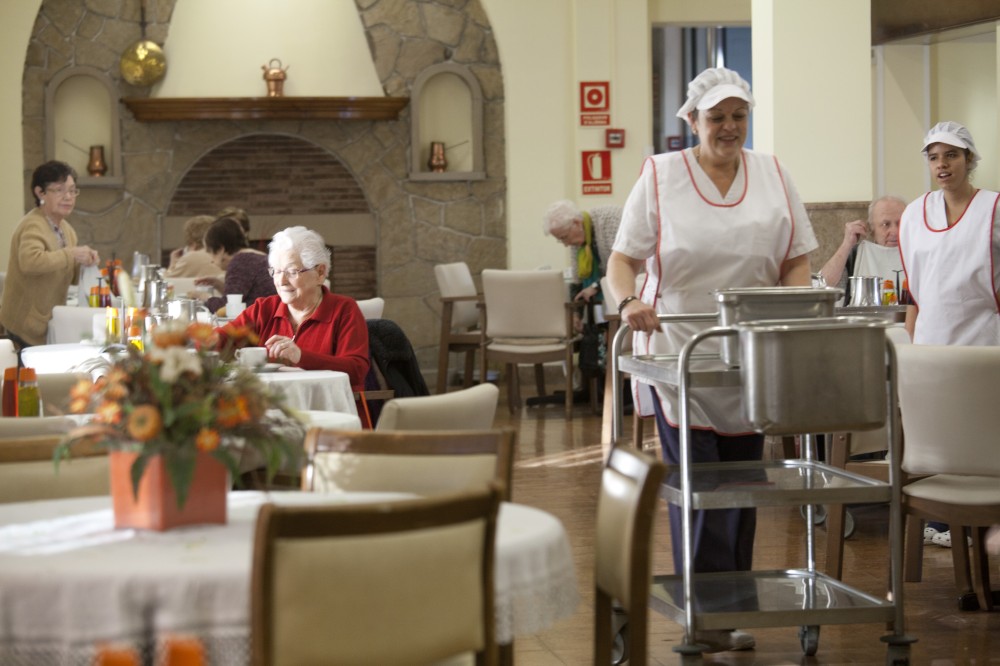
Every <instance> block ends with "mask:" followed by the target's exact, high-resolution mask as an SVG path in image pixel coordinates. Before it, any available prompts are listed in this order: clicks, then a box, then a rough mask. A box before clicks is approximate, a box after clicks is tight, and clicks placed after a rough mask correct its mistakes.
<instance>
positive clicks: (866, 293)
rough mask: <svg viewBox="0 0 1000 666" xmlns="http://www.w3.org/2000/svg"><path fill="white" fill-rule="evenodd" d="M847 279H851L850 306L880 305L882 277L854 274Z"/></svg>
mask: <svg viewBox="0 0 1000 666" xmlns="http://www.w3.org/2000/svg"><path fill="white" fill-rule="evenodd" d="M849 279H850V281H851V303H850V305H851V306H853V307H869V306H879V305H882V278H880V277H877V276H876V277H868V276H862V275H856V276H854V277H851V278H849Z"/></svg>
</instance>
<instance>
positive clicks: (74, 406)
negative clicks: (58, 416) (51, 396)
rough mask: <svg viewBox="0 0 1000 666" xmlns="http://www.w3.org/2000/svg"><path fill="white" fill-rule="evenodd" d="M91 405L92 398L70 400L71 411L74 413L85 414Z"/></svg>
mask: <svg viewBox="0 0 1000 666" xmlns="http://www.w3.org/2000/svg"><path fill="white" fill-rule="evenodd" d="M89 406H90V398H73V399H72V400H70V401H69V411H70V412H71V413H73V414H83V413H84V412H86V411H87V407H89Z"/></svg>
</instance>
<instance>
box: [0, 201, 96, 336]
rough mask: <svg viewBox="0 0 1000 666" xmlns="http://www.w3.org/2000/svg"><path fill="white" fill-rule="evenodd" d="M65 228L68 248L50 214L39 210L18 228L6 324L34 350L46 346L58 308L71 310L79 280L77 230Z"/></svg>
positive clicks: (2, 318)
mask: <svg viewBox="0 0 1000 666" xmlns="http://www.w3.org/2000/svg"><path fill="white" fill-rule="evenodd" d="M60 226H61V228H62V232H63V236H65V238H66V247H64V248H60V247H59V237H58V236H56V233H55V232H54V231H52V227H51V226H49V223H48V220H46V219H45V215H43V214H42V212H41V211H40V210H39V209H37V208H35V209H32V210H31V211H29V212H28V214H27V215H25V216H24V218H23V219H22V220H21V221H20V222H19V223H18V225H17V228H16V229H15V230H14V236H13V237H12V238H11V241H10V260H9V261H8V262H7V278H6V280H5V281H4V288H3V302H2V305H0V324H3V326H4V328H5V329H6V330H7V331H9V332H11V333H14V334H15V335H17V336H18V337H20V338H22V339H23V340H24V341H25V342H27V343H29V344H33V345H40V344H44V343H45V333H46V331H47V330H48V327H49V320H50V319H52V308H54V307H55V306H57V305H65V303H66V292H67V290H68V289H69V286H70V285H71V284H73V282H74V281H75V279H76V276H77V264H76V261H75V260H74V259H73V253H72V248H73V247H74V246H76V244H77V236H76V231H74V230H73V227H72V226H70V224H69V222H67V221H66V220H63V221H62V222H61V223H60Z"/></svg>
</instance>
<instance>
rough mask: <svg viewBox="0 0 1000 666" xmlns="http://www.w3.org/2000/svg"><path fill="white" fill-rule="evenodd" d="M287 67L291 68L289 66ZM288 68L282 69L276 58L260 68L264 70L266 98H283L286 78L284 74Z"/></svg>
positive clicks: (279, 61)
mask: <svg viewBox="0 0 1000 666" xmlns="http://www.w3.org/2000/svg"><path fill="white" fill-rule="evenodd" d="M275 63H277V65H275ZM288 67H291V65H289V66H288ZM288 67H285V68H282V67H281V60H280V59H278V58H271V62H269V63H267V64H266V65H261V66H260V68H261V69H262V70H264V81H265V82H266V83H267V96H268V97H283V96H284V94H285V93H284V86H285V79H286V78H288V75H287V74H286V73H285V72H287V71H288Z"/></svg>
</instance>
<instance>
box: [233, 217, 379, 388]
mask: <svg viewBox="0 0 1000 666" xmlns="http://www.w3.org/2000/svg"><path fill="white" fill-rule="evenodd" d="M268 262H269V264H270V268H269V269H268V270H269V271H270V273H271V275H272V276H273V280H274V287H275V289H276V290H277V292H278V295H277V296H267V297H265V298H260V299H258V300H256V301H254V303H253V304H252V305H250V306H249V307H248V308H247V309H246V310H244V311H243V312H242V313H241V314H240V315H239V316H238V317H237V318H236V319H235V320H233V321H232V322H230V324H229V325H228V326H235V327H239V326H247V327H249V328H251V329H253V331H254V332H256V334H257V335H258V336H259V337H260V340H261V342H262V343H263V345H264V346H265V347H267V354H268V359H269V360H271V361H275V362H279V363H284V364H286V365H292V366H296V367H299V368H303V369H306V370H339V371H341V372H346V373H347V374H348V376H349V377H350V378H351V386H352V387H354V389H355V390H361V389H363V388H364V382H365V375H366V374H367V373H368V365H369V361H368V325H367V324H366V323H365V317H364V315H363V314H361V310H360V309H359V308H358V304H357V301H355V300H354V299H353V298H349V297H347V296H340V295H339V294H334V293H332V292H331V291H330V290H329V289H327V288H326V287H325V286H324V285H323V281H324V280H326V278H327V276H328V275H329V273H330V250H329V249H327V247H326V243H325V242H324V241H323V237H322V236H320V235H319V234H318V233H316V232H315V231H312V230H310V229H306V228H305V227H290V228H288V229H285V230H284V231H279V232H278V233H276V234H275V235H274V238H273V239H272V240H271V243H270V245H269V254H268ZM220 333H221V334H222V335H221V337H222V338H223V340H222V341H221V344H225V337H226V335H225V333H226V328H225V327H224V328H222V329H221V330H220Z"/></svg>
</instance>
